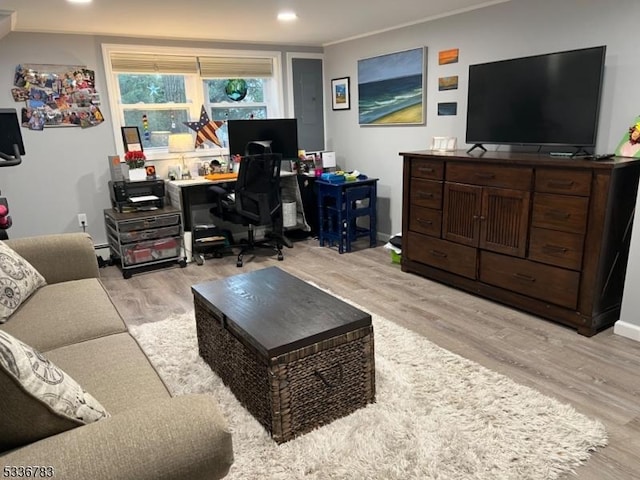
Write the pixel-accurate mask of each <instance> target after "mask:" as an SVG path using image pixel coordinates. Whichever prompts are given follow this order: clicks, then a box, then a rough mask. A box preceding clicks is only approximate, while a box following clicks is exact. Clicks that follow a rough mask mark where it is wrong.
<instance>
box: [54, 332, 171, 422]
mask: <svg viewBox="0 0 640 480" xmlns="http://www.w3.org/2000/svg"><path fill="white" fill-rule="evenodd" d="M47 357H48V358H49V359H51V360H52V361H53V362H55V363H56V365H58V366H60V367H61V368H64V370H65V371H66V372H68V373H69V374H70V375H73V378H75V379H76V380H77V381H78V382H80V383H81V384H82V386H84V388H86V389H87V390H88V391H90V392H91V393H92V394H93V396H94V397H96V398H97V399H98V400H100V403H101V404H102V405H104V406H105V408H106V409H107V410H108V411H109V413H111V414H112V415H117V414H119V413H121V412H122V411H125V410H130V409H131V408H135V407H142V406H144V405H148V404H151V403H153V402H155V401H157V400H162V399H165V398H170V397H171V395H170V394H169V391H168V390H167V388H166V386H165V385H164V383H163V382H162V380H161V379H160V377H159V376H158V374H157V373H156V370H155V369H154V368H153V366H152V365H151V363H150V362H149V360H148V359H147V356H146V355H145V354H144V352H143V351H142V350H141V349H140V346H139V345H138V342H136V341H135V340H134V338H133V337H132V336H131V335H129V333H119V334H115V335H108V336H106V337H101V338H96V339H93V340H88V341H86V342H80V343H76V344H74V345H67V346H66V347H61V348H57V349H55V350H51V351H49V352H47Z"/></svg>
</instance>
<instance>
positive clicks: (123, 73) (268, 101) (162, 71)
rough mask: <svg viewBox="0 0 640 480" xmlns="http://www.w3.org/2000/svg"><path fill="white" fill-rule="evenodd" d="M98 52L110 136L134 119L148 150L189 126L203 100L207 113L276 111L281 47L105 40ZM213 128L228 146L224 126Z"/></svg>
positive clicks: (157, 154) (162, 146) (279, 108)
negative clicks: (205, 46) (104, 80)
mask: <svg viewBox="0 0 640 480" xmlns="http://www.w3.org/2000/svg"><path fill="white" fill-rule="evenodd" d="M103 56H104V61H105V71H106V72H107V89H108V91H109V93H110V95H109V97H110V101H111V105H110V106H111V112H112V117H113V119H114V121H113V128H114V134H115V138H119V137H120V133H119V132H120V127H121V126H137V127H138V129H139V130H140V134H141V136H142V143H143V146H144V149H145V153H148V154H149V155H150V158H162V156H163V154H166V152H167V146H168V138H169V135H170V134H171V133H182V132H193V130H191V129H190V128H189V127H187V126H186V125H185V124H184V122H189V121H197V120H199V119H200V113H201V108H202V106H204V107H205V109H206V112H207V114H208V115H209V118H210V120H220V121H225V120H229V119H240V118H269V117H272V118H273V117H281V116H282V112H283V99H282V95H281V92H282V80H281V75H280V73H279V72H280V53H277V52H247V51H232V50H226V51H220V50H216V51H211V50H200V49H194V50H188V51H185V50H184V49H174V48H161V47H142V46H132V45H103ZM194 135H195V133H194ZM218 136H219V138H220V140H221V141H222V142H223V146H226V145H227V144H226V143H225V142H226V141H227V133H226V126H223V127H222V128H221V129H220V130H219V131H218ZM210 146H213V147H215V145H213V144H211V145H210ZM117 148H118V151H121V150H120V148H121V145H117ZM209 154H211V152H210V151H209ZM149 155H148V156H149Z"/></svg>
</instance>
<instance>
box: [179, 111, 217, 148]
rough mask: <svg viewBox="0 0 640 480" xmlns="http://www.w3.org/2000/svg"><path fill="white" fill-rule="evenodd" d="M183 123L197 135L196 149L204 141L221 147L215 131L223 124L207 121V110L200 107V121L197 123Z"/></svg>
mask: <svg viewBox="0 0 640 480" xmlns="http://www.w3.org/2000/svg"><path fill="white" fill-rule="evenodd" d="M183 123H184V124H185V125H186V126H187V127H189V128H190V129H192V130H195V131H196V132H197V133H198V134H197V135H196V144H195V147H196V148H198V147H199V146H200V145H202V144H203V143H204V141H205V140H210V141H212V142H213V143H215V144H216V145H218V146H219V147H222V142H221V141H220V139H219V138H218V135H216V130H218V129H219V128H220V127H221V126H222V125H224V122H218V121H213V120H209V115H208V114H207V109H206V108H204V105H203V106H202V110H201V111H200V120H198V121H197V122H183Z"/></svg>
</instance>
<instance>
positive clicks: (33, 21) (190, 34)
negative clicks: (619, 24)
mask: <svg viewBox="0 0 640 480" xmlns="http://www.w3.org/2000/svg"><path fill="white" fill-rule="evenodd" d="M504 1H508V0H394V1H392V2H389V1H388V0H322V1H320V0H241V1H240V2H233V1H228V0H227V1H219V0H153V1H150V0H147V1H131V0H93V2H92V3H89V4H73V3H69V2H67V1H65V0H47V1H33V0H31V1H29V0H2V2H0V16H3V17H4V18H5V20H6V19H8V21H10V24H11V27H10V30H11V31H16V32H45V33H75V34H96V35H121V36H135V37H148V38H171V39H184V40H205V41H206V40H215V41H229V42H247V43H268V44H282V45H306V46H326V45H330V44H334V43H339V42H341V41H344V40H348V39H352V38H357V37H362V36H366V35H368V34H372V33H376V32H381V31H385V30H390V29H394V28H398V27H402V26H406V25H411V24H415V23H421V22H423V21H427V20H432V19H435V18H439V17H443V16H448V15H454V14H456V13H461V12H464V11H468V10H473V9H476V8H482V7H485V6H488V5H493V4H495V3H501V2H504ZM281 10H293V11H295V13H296V14H297V15H298V18H297V20H295V21H293V22H289V23H282V22H279V21H278V20H277V19H276V15H277V13H278V12H279V11H281ZM7 23H8V22H7Z"/></svg>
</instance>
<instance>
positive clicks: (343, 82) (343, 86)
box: [331, 77, 351, 110]
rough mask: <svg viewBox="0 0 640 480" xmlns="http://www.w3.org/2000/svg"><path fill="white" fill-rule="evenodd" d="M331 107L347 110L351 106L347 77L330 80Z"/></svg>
mask: <svg viewBox="0 0 640 480" xmlns="http://www.w3.org/2000/svg"><path fill="white" fill-rule="evenodd" d="M331 107H332V108H333V109H334V110H349V109H350V108H351V95H350V92H349V77H343V78H334V79H333V80H331Z"/></svg>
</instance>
